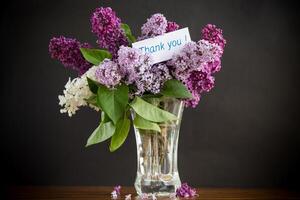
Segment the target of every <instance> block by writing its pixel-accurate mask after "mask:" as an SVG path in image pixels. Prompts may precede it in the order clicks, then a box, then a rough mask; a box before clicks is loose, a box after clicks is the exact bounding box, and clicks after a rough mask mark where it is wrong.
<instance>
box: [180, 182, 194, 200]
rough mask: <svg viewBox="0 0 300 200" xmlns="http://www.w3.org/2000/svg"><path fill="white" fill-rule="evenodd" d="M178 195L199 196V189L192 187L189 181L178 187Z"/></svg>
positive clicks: (185, 196)
mask: <svg viewBox="0 0 300 200" xmlns="http://www.w3.org/2000/svg"><path fill="white" fill-rule="evenodd" d="M176 196H178V197H184V198H190V197H194V196H197V191H196V189H195V188H192V187H190V186H189V185H188V184H187V183H183V184H181V186H180V187H179V188H177V190H176Z"/></svg>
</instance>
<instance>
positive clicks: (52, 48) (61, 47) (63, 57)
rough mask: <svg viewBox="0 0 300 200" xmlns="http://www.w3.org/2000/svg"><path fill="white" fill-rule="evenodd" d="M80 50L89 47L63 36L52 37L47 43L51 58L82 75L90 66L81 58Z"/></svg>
mask: <svg viewBox="0 0 300 200" xmlns="http://www.w3.org/2000/svg"><path fill="white" fill-rule="evenodd" d="M80 48H91V45H89V44H88V43H83V44H82V43H80V42H79V41H77V40H76V39H72V38H66V37H64V36H60V37H54V38H52V39H51V40H50V43H49V52H50V55H51V58H53V59H57V60H59V61H60V62H61V63H62V64H63V65H64V66H65V67H67V68H71V69H74V70H76V71H77V72H78V74H79V75H82V74H83V73H85V72H86V71H87V70H88V69H89V68H90V67H91V64H90V63H88V62H87V61H86V60H85V59H84V58H83V56H82V54H81V52H80Z"/></svg>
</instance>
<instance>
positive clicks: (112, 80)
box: [95, 59, 123, 88]
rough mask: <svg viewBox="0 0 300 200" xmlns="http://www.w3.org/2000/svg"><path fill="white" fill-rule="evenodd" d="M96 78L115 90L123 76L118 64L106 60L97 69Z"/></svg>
mask: <svg viewBox="0 0 300 200" xmlns="http://www.w3.org/2000/svg"><path fill="white" fill-rule="evenodd" d="M95 77H96V79H97V81H98V82H99V83H101V84H103V85H105V86H107V87H109V88H113V87H114V86H116V85H118V84H119V83H120V81H121V79H122V77H123V76H122V73H121V70H120V67H119V65H118V64H117V63H116V62H114V61H111V60H109V59H104V61H103V62H102V63H101V64H100V65H99V67H98V68H97V69H96V72H95Z"/></svg>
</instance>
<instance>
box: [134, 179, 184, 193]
mask: <svg viewBox="0 0 300 200" xmlns="http://www.w3.org/2000/svg"><path fill="white" fill-rule="evenodd" d="M180 185H181V182H180V179H179V176H178V175H177V176H175V177H173V178H172V179H171V180H170V179H169V180H167V181H166V180H145V179H137V181H136V183H135V189H136V191H137V194H138V195H140V196H141V195H142V194H147V195H152V194H154V195H155V196H169V195H170V194H174V193H176V189H177V188H178V187H180Z"/></svg>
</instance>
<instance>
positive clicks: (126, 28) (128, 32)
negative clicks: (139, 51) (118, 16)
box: [121, 23, 136, 43]
mask: <svg viewBox="0 0 300 200" xmlns="http://www.w3.org/2000/svg"><path fill="white" fill-rule="evenodd" d="M121 28H122V29H123V30H124V32H125V35H126V37H127V38H128V40H129V42H131V43H134V42H136V39H135V37H134V36H133V35H132V32H131V30H130V27H129V26H128V24H123V23H122V24H121Z"/></svg>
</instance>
